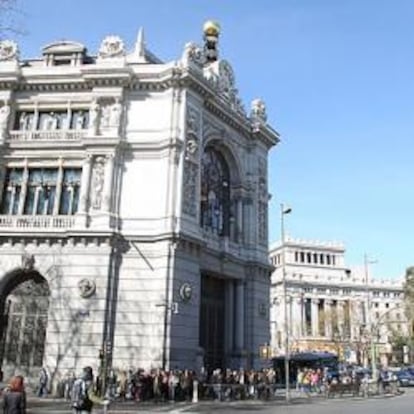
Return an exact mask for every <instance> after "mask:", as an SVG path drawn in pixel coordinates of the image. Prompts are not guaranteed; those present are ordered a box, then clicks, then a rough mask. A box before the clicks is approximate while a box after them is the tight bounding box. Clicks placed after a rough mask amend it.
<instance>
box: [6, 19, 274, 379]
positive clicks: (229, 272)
mask: <svg viewBox="0 0 414 414" xmlns="http://www.w3.org/2000/svg"><path fill="white" fill-rule="evenodd" d="M218 38H219V27H218V26H217V25H216V24H214V23H211V22H210V23H208V24H206V26H205V31H204V47H198V46H197V45H195V44H193V43H188V44H187V45H186V46H185V49H184V51H183V54H182V56H181V57H180V58H178V59H177V60H174V61H171V62H167V63H163V62H161V61H160V60H159V59H158V58H156V57H155V56H154V55H153V54H152V53H150V52H149V51H148V50H147V49H146V47H145V43H144V36H143V32H142V31H140V33H139V35H138V39H137V42H136V45H135V48H134V50H133V51H132V52H130V53H129V52H127V51H126V49H125V46H124V43H123V41H122V40H121V39H120V38H119V37H117V36H109V37H107V38H105V39H104V40H103V42H102V44H101V46H100V49H99V52H98V54H97V56H92V55H89V54H88V53H87V50H86V48H85V46H83V45H82V44H80V43H76V42H70V41H60V42H57V43H52V44H50V45H48V46H46V47H45V48H43V54H42V56H41V57H40V58H37V59H19V55H18V50H17V46H16V44H15V43H13V42H11V41H2V42H0V102H1V107H0V138H1V155H0V156H1V177H0V181H1V185H0V189H1V203H0V208H1V215H0V229H1V232H0V268H1V271H2V275H1V279H0V310H1V314H5V317H4V318H3V319H2V321H3V323H2V325H1V328H2V333H3V336H2V337H3V342H2V346H1V359H2V368H3V370H4V372H5V376H6V377H7V375H9V374H10V373H13V372H14V371H15V370H18V371H19V372H22V371H23V372H25V373H26V374H27V375H29V376H33V375H36V373H37V371H38V369H39V368H40V367H41V366H42V365H44V366H46V367H47V368H48V370H49V371H50V372H51V373H52V374H53V376H54V378H55V379H56V378H59V376H61V375H62V374H63V373H66V372H67V371H68V370H75V371H79V369H80V368H81V367H82V366H84V365H92V366H93V367H94V368H95V369H98V368H105V367H108V366H111V365H112V366H114V367H119V368H127V367H142V368H151V367H154V368H155V367H164V368H167V369H168V368H169V367H174V368H175V367H177V368H192V369H199V368H200V367H201V366H203V365H204V366H206V367H209V368H214V367H237V368H239V367H241V366H242V367H246V368H249V367H256V366H258V365H260V364H261V361H260V359H259V355H258V349H259V346H260V344H263V343H264V342H266V341H268V340H269V319H268V312H267V304H268V298H269V289H270V281H269V272H270V270H271V268H270V266H269V262H268V236H267V226H268V221H267V219H268V200H269V196H268V183H267V169H268V166H267V162H268V151H269V149H270V148H271V147H272V146H274V145H275V144H276V143H277V142H278V134H277V133H276V132H275V131H274V130H273V129H272V128H271V127H270V126H268V125H267V122H266V108H265V106H264V104H263V102H262V101H261V100H259V99H257V100H254V101H253V102H252V107H251V111H250V113H249V114H247V113H246V111H245V110H244V108H243V105H242V104H241V102H240V99H239V97H238V93H237V89H236V85H235V78H234V73H233V70H232V67H231V65H230V64H229V63H228V62H227V61H225V60H223V59H220V58H219V57H218V47H217V42H218ZM99 358H101V362H99ZM99 365H101V366H99Z"/></svg>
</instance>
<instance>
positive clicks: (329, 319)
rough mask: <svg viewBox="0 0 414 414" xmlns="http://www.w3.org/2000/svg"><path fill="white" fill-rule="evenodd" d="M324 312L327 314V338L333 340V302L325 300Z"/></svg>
mask: <svg viewBox="0 0 414 414" xmlns="http://www.w3.org/2000/svg"><path fill="white" fill-rule="evenodd" d="M323 311H324V314H325V337H327V338H332V333H333V332H332V318H333V317H334V315H333V310H332V300H330V299H325V300H324V308H323Z"/></svg>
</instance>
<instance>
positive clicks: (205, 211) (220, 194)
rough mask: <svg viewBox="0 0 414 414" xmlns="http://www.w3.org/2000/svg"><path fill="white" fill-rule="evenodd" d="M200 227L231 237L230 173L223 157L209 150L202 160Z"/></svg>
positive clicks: (213, 150) (211, 149)
mask: <svg viewBox="0 0 414 414" xmlns="http://www.w3.org/2000/svg"><path fill="white" fill-rule="evenodd" d="M201 168H202V172H201V177H202V179H201V197H200V225H201V227H203V228H205V229H209V230H211V231H212V232H213V233H216V234H218V235H220V236H229V235H230V172H229V168H228V165H227V163H226V162H225V160H224V158H223V156H222V155H221V154H220V153H219V152H218V151H216V150H215V149H213V148H207V149H206V150H205V152H204V155H203V159H202V166H201Z"/></svg>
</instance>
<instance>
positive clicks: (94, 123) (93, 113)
mask: <svg viewBox="0 0 414 414" xmlns="http://www.w3.org/2000/svg"><path fill="white" fill-rule="evenodd" d="M100 113H101V107H100V105H99V102H98V100H97V99H94V100H93V101H92V103H91V107H90V108H89V135H98V132H99V117H100Z"/></svg>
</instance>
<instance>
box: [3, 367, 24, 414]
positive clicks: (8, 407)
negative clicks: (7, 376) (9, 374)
mask: <svg viewBox="0 0 414 414" xmlns="http://www.w3.org/2000/svg"><path fill="white" fill-rule="evenodd" d="M3 413H4V414H26V392H25V390H24V378H23V377H22V376H21V375H17V376H15V377H13V378H12V379H11V380H10V383H9V386H8V390H7V391H6V393H5V394H4V397H3Z"/></svg>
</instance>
